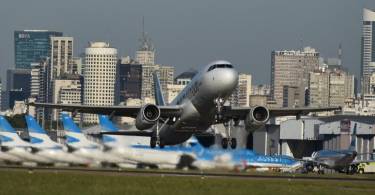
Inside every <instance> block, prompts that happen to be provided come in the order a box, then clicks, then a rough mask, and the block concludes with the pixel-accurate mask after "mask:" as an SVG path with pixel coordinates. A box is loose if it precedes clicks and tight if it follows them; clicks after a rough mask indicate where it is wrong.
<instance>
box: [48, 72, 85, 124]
mask: <svg viewBox="0 0 375 195" xmlns="http://www.w3.org/2000/svg"><path fill="white" fill-rule="evenodd" d="M52 103H55V104H82V83H81V77H80V76H79V75H68V74H67V75H65V76H64V77H60V78H59V79H55V80H54V81H53V94H52ZM60 112H61V110H59V109H55V110H54V112H53V115H52V116H53V117H52V119H53V120H54V121H57V120H58V119H59V118H60ZM75 119H77V121H79V120H78V119H80V115H79V114H77V115H76V117H75Z"/></svg>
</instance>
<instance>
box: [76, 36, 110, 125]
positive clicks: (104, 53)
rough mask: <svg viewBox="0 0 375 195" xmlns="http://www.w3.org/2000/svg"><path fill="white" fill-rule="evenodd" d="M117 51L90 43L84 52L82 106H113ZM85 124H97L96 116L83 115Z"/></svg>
mask: <svg viewBox="0 0 375 195" xmlns="http://www.w3.org/2000/svg"><path fill="white" fill-rule="evenodd" d="M116 64H117V49H115V48H111V47H110V45H109V43H105V42H91V43H90V45H89V47H88V48H86V51H85V69H84V73H83V76H84V93H83V97H84V98H83V104H85V105H97V106H106V105H114V93H115V80H116ZM83 121H84V122H85V123H97V122H98V116H97V115H95V114H85V115H84V117H83Z"/></svg>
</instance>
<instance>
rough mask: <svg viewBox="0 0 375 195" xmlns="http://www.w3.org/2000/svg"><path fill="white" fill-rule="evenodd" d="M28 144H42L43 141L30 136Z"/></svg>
mask: <svg viewBox="0 0 375 195" xmlns="http://www.w3.org/2000/svg"><path fill="white" fill-rule="evenodd" d="M30 142H31V143H32V144H39V143H42V142H43V140H42V139H39V138H36V137H33V136H30Z"/></svg>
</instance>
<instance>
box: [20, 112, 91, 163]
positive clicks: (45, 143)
mask: <svg viewBox="0 0 375 195" xmlns="http://www.w3.org/2000/svg"><path fill="white" fill-rule="evenodd" d="M25 119H26V123H27V128H28V130H29V137H30V143H31V144H32V146H33V147H34V148H36V150H37V151H38V155H39V156H42V157H45V158H48V159H50V160H51V161H53V162H55V163H68V164H75V165H87V164H89V163H90V161H89V159H87V158H82V157H78V156H77V155H74V154H73V153H68V148H67V147H66V146H64V145H62V144H60V143H57V142H54V141H52V140H51V138H50V137H49V136H48V135H47V134H46V131H45V130H44V129H42V128H41V127H40V126H39V124H38V123H37V122H36V121H35V119H34V118H33V117H32V116H30V115H26V116H25Z"/></svg>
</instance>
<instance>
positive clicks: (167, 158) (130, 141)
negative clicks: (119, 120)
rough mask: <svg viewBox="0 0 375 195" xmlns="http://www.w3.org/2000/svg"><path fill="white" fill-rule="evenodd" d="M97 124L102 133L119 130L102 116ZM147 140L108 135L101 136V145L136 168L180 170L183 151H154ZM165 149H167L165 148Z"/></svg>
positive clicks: (146, 138)
mask: <svg viewBox="0 0 375 195" xmlns="http://www.w3.org/2000/svg"><path fill="white" fill-rule="evenodd" d="M99 124H100V126H101V128H102V130H103V132H118V131H119V130H120V129H119V128H118V127H116V125H114V124H113V123H112V121H110V119H109V118H108V117H107V116H104V115H99ZM149 139H150V138H148V137H140V136H119V135H108V134H103V138H102V140H103V144H104V145H106V146H107V147H109V148H110V150H107V152H111V153H113V154H115V155H117V156H120V157H123V158H124V159H127V160H130V161H132V162H137V164H138V167H143V166H149V167H158V168H173V169H174V168H176V167H178V168H182V166H183V165H182V164H181V163H182V162H181V159H184V158H185V157H183V156H184V154H185V153H184V152H183V151H181V150H178V148H177V147H176V148H175V150H155V149H153V148H151V147H150V146H149V145H148V143H149ZM167 148H169V147H168V146H167ZM190 152H191V151H190Z"/></svg>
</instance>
